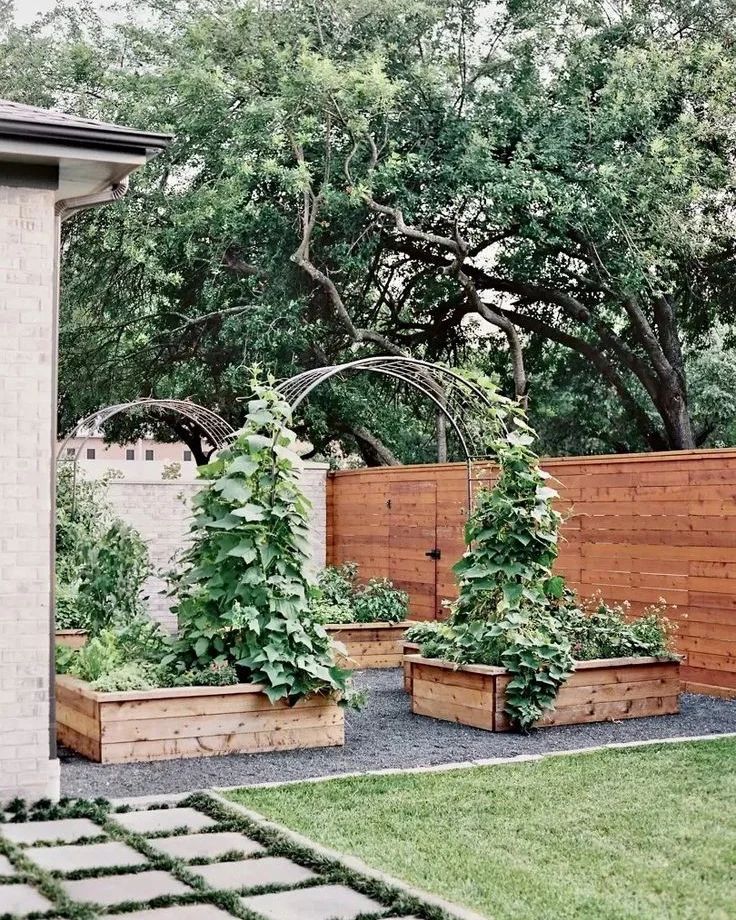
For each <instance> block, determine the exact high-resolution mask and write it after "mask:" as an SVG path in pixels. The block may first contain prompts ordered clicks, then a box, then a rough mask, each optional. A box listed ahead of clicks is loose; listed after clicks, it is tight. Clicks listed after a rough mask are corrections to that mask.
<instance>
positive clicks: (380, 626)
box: [325, 620, 413, 671]
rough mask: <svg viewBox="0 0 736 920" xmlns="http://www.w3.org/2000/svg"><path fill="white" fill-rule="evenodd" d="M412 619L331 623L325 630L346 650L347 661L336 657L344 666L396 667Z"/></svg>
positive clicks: (399, 662)
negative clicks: (388, 621)
mask: <svg viewBox="0 0 736 920" xmlns="http://www.w3.org/2000/svg"><path fill="white" fill-rule="evenodd" d="M412 625H413V624H412V621H411V620H405V621H404V622H402V623H330V624H329V625H328V626H326V627H325V629H326V630H327V632H328V633H329V634H330V636H331V637H332V638H333V639H334V640H335V641H336V642H342V644H343V645H344V646H345V648H346V649H347V658H345V657H343V656H339V662H340V664H341V665H343V666H344V667H348V668H353V669H355V670H358V671H362V670H364V669H365V668H399V667H401V663H402V660H403V655H404V649H403V646H404V633H405V632H406V630H407V629H408V628H409V627H410V626H412Z"/></svg>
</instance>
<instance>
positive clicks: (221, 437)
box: [56, 399, 235, 478]
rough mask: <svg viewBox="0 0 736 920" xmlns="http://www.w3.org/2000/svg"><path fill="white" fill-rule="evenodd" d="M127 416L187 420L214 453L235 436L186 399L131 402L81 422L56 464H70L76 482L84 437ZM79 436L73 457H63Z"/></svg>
mask: <svg viewBox="0 0 736 920" xmlns="http://www.w3.org/2000/svg"><path fill="white" fill-rule="evenodd" d="M129 412H146V413H151V414H153V415H157V414H159V415H167V414H171V413H174V414H175V415H181V416H183V417H184V418H187V419H189V420H190V421H192V422H194V424H195V425H197V426H198V427H199V428H200V430H201V431H202V433H203V434H204V435H205V437H206V438H207V440H208V441H209V442H210V444H211V445H212V446H213V447H214V448H215V450H218V449H219V448H221V447H222V446H223V445H224V444H225V443H227V441H229V440H230V438H232V436H233V435H234V434H235V429H234V428H233V427H232V425H230V424H229V423H228V422H226V421H225V419H224V418H221V417H220V416H219V415H218V414H217V413H216V412H213V411H212V410H211V409H206V408H205V407H204V406H200V405H198V404H197V403H193V402H190V401H189V400H188V399H134V400H131V401H130V402H125V403H116V404H115V405H112V406H105V407H104V408H103V409H97V410H96V411H95V412H91V413H90V414H89V415H88V416H86V417H85V418H83V419H82V420H81V421H80V422H77V424H76V425H75V426H74V428H72V429H71V431H70V432H69V433H68V434H67V436H66V437H65V438H64V440H63V441H62V443H61V446H60V447H59V450H58V452H57V454H56V459H57V461H60V460H68V461H70V462H73V463H74V472H75V478H76V469H77V460H78V459H79V455H80V454H81V452H82V448H83V447H84V445H85V444H86V443H87V441H88V440H89V438H90V437H92V435H90V434H87V433H86V432H89V431H90V430H92V429H94V428H99V427H101V426H102V425H104V424H105V422H107V421H109V420H110V419H111V418H113V417H114V416H116V415H120V414H121V413H129ZM80 435H81V436H82V438H83V440H82V443H81V444H80V445H79V449H78V450H75V452H74V457H67V447H68V445H69V442H70V441H72V440H74V439H76V438H78V437H79V436H80Z"/></svg>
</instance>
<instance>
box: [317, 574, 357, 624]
mask: <svg viewBox="0 0 736 920" xmlns="http://www.w3.org/2000/svg"><path fill="white" fill-rule="evenodd" d="M357 583H358V566H357V565H356V563H354V562H345V563H343V564H342V565H328V566H325V567H324V568H323V569H322V571H321V572H320V573H319V575H318V577H317V585H316V587H315V588H314V590H313V591H312V603H311V607H312V613H313V615H314V617H315V619H316V620H318V622H320V623H350V622H351V621H352V620H353V618H354V613H353V596H354V594H355V591H356V587H357Z"/></svg>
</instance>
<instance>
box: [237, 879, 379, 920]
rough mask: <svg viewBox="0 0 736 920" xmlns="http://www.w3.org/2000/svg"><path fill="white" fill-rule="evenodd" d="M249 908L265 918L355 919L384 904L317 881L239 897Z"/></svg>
mask: <svg viewBox="0 0 736 920" xmlns="http://www.w3.org/2000/svg"><path fill="white" fill-rule="evenodd" d="M240 902H241V904H242V905H243V906H244V907H247V908H248V909H249V910H254V911H256V913H259V914H263V916H264V917H266V918H268V920H355V917H359V916H360V915H361V914H375V913H380V912H381V911H383V910H385V908H384V907H383V906H382V905H381V904H379V903H378V901H374V900H373V899H372V898H368V897H366V896H365V895H364V894H360V893H359V892H357V891H353V889H352V888H347V887H346V886H345V885H319V886H316V887H314V888H304V889H301V890H297V891H278V892H274V893H273V894H261V895H255V896H254V897H247V898H241V899H240Z"/></svg>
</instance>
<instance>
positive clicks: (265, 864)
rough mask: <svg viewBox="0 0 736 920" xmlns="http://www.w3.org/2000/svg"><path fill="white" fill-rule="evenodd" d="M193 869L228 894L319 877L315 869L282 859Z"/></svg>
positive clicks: (267, 857) (266, 858) (242, 861)
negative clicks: (245, 889) (244, 889)
mask: <svg viewBox="0 0 736 920" xmlns="http://www.w3.org/2000/svg"><path fill="white" fill-rule="evenodd" d="M189 869H190V871H191V872H193V873H194V874H195V875H199V876H200V877H201V878H203V879H204V880H205V882H207V884H208V885H211V886H212V887H213V888H224V889H227V890H228V891H239V890H240V889H241V888H260V887H261V885H284V886H287V885H298V884H299V883H300V882H306V881H307V880H308V879H311V878H315V877H316V876H315V874H314V872H312V871H311V869H305V868H304V867H303V866H298V865H297V864H296V863H294V862H292V861H291V860H290V859H284V858H283V857H282V856H264V857H263V858H262V859H245V860H239V861H238V862H220V863H211V864H210V865H209V866H190V867H189Z"/></svg>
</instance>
